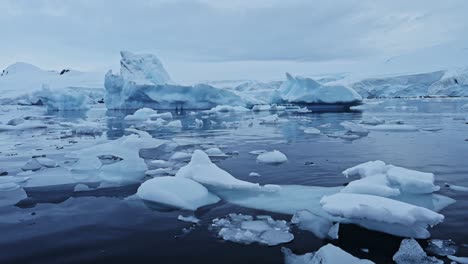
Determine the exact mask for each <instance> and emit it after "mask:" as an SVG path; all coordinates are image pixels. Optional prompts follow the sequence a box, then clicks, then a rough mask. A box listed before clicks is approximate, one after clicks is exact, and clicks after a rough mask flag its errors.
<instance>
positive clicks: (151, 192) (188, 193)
mask: <svg viewBox="0 0 468 264" xmlns="http://www.w3.org/2000/svg"><path fill="white" fill-rule="evenodd" d="M137 196H138V197H140V198H141V199H143V200H145V201H150V202H153V203H157V204H158V205H160V206H161V207H163V208H170V209H186V210H196V209H198V208H199V207H202V206H206V205H209V204H214V203H217V202H218V201H219V198H218V197H217V196H216V195H214V194H212V193H210V192H209V191H208V190H207V189H206V188H205V187H204V186H203V185H201V184H199V183H197V182H195V181H193V180H190V179H186V178H180V177H172V176H166V177H159V178H154V179H151V180H147V181H145V182H144V183H142V184H141V185H140V187H139V188H138V191H137Z"/></svg>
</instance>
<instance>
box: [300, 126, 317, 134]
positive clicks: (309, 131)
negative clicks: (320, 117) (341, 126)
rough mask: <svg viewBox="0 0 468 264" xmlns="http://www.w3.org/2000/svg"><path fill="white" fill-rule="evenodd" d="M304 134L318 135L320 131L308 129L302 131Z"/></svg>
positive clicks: (313, 128)
mask: <svg viewBox="0 0 468 264" xmlns="http://www.w3.org/2000/svg"><path fill="white" fill-rule="evenodd" d="M304 133H306V134H312V135H318V134H320V130H318V129H316V128H315V127H308V128H306V129H304Z"/></svg>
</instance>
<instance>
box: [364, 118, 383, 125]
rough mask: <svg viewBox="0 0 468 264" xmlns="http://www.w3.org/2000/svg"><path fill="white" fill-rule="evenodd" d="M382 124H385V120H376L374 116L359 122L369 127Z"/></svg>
mask: <svg viewBox="0 0 468 264" xmlns="http://www.w3.org/2000/svg"><path fill="white" fill-rule="evenodd" d="M384 123H385V120H383V119H380V118H377V117H375V116H373V117H370V118H366V119H363V120H361V124H364V125H371V126H376V125H382V124H384Z"/></svg>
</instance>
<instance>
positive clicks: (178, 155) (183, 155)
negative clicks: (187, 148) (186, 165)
mask: <svg viewBox="0 0 468 264" xmlns="http://www.w3.org/2000/svg"><path fill="white" fill-rule="evenodd" d="M190 158H192V154H191V153H188V152H182V151H178V152H176V153H174V154H172V156H171V157H170V158H169V159H170V160H189V159H190Z"/></svg>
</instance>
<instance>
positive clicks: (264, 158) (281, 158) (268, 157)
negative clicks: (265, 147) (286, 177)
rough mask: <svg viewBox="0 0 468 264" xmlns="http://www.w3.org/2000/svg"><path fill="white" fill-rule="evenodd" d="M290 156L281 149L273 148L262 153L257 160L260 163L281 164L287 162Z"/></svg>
mask: <svg viewBox="0 0 468 264" xmlns="http://www.w3.org/2000/svg"><path fill="white" fill-rule="evenodd" d="M287 161H288V158H287V157H286V155H284V154H283V153H282V152H281V151H278V150H273V151H269V152H265V153H261V154H260V155H258V156H257V162H259V163H270V164H280V163H284V162H287Z"/></svg>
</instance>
